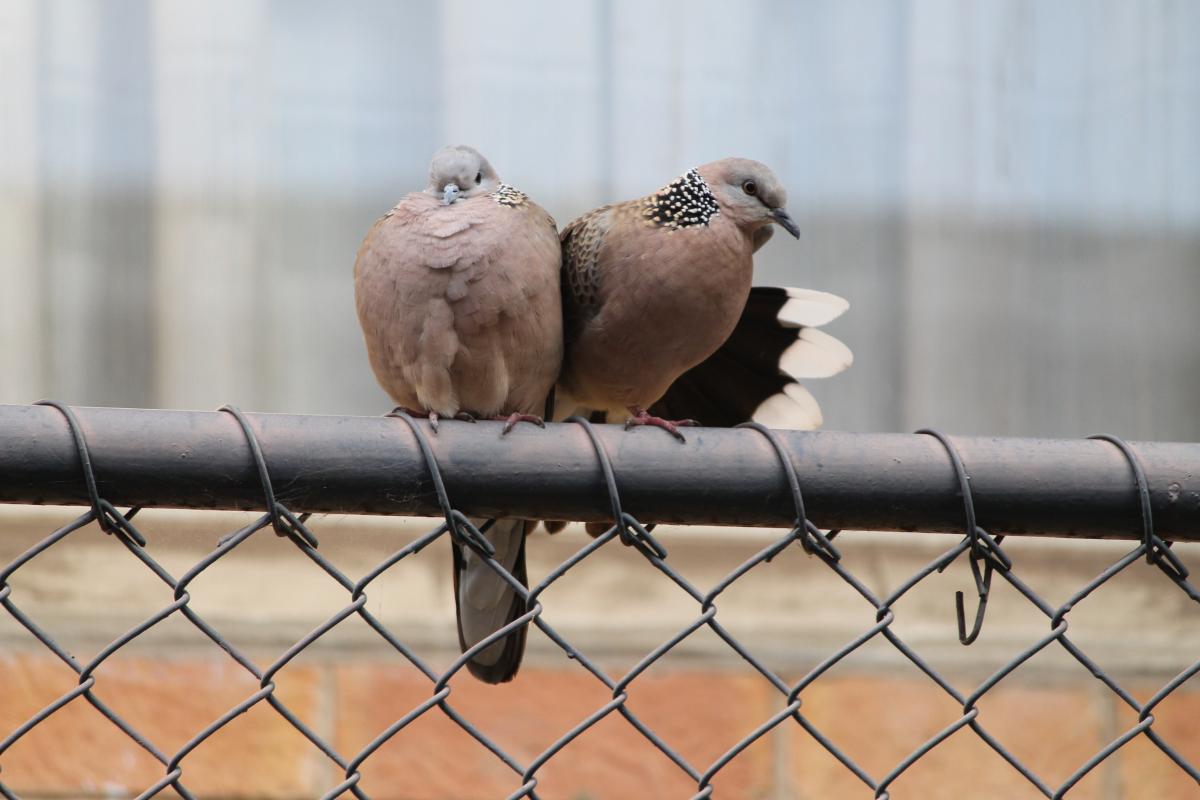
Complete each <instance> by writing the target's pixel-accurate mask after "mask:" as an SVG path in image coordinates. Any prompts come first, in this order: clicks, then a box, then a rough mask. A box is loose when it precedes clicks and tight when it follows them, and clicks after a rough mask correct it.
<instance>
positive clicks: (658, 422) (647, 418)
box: [625, 406, 700, 442]
mask: <svg viewBox="0 0 1200 800" xmlns="http://www.w3.org/2000/svg"><path fill="white" fill-rule="evenodd" d="M629 412H630V413H631V414H632V415H633V416H631V417H629V419H627V420H625V430H629V429H630V428H632V427H634V426H636V425H649V426H650V427H653V428H662V429H663V430H664V431H666V432H667V433H669V434H671V435H672V436H674V437H675V438H676V439H678V440H679V441H681V442H686V441H687V439H685V438H684V436H683V434H682V433H680V432H679V429H680V428H681V427H682V428H694V427H696V426H698V425H699V424H700V423H699V422H697V421H696V420H694V419H674V420H672V419H663V418H662V417H656V416H654V415H652V414H649V413H647V412H646V410H645V409H644V408H640V407H638V406H629Z"/></svg>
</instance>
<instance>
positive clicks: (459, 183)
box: [425, 144, 500, 205]
mask: <svg viewBox="0 0 1200 800" xmlns="http://www.w3.org/2000/svg"><path fill="white" fill-rule="evenodd" d="M499 185H500V178H499V176H498V175H496V170H494V169H492V165H491V164H489V163H488V160H487V159H486V158H484V157H483V156H482V155H481V154H480V153H479V151H478V150H476V149H475V148H474V147H467V146H466V145H464V144H459V145H451V146H449V147H443V148H442V149H441V150H438V151H437V152H436V153H434V154H433V160H432V161H430V162H429V185H428V186H426V187H425V191H426V192H428V193H429V194H431V195H434V196H435V197H440V198H442V203H444V204H445V205H450V204H451V203H454V202H455V201H456V200H465V199H468V198H471V197H478V196H479V195H481V194H491V193H492V192H494V191H496V187H498V186H499Z"/></svg>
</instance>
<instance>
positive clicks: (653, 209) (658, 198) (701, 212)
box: [642, 169, 720, 229]
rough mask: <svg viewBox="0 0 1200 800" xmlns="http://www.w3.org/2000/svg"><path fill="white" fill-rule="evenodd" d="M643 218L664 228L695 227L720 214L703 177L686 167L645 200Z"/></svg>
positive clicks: (714, 198)
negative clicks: (685, 169) (681, 173)
mask: <svg viewBox="0 0 1200 800" xmlns="http://www.w3.org/2000/svg"><path fill="white" fill-rule="evenodd" d="M642 213H643V216H644V217H645V219H646V221H647V222H649V223H650V224H652V225H658V226H659V227H663V228H673V229H677V228H694V227H698V226H700V225H707V224H708V221H709V220H710V219H712V218H713V217H714V216H716V215H717V214H719V213H720V207H719V206H718V205H717V198H716V196H714V195H713V193H712V190H711V189H709V188H708V184H707V183H705V182H704V178H701V177H700V173H699V172H697V171H696V170H694V169H691V170H688V171H687V172H685V173H684V174H683V175H681V176H680V177H679V178H677V179H676V180H674V181H672V182H671V183H668V184H667V185H666V186H664V187H663V188H661V189H659V190H658V191H657V192H655V193H654V194H652V195H650V196H649V197H647V198H646V199H645V201H644V211H643V212H642Z"/></svg>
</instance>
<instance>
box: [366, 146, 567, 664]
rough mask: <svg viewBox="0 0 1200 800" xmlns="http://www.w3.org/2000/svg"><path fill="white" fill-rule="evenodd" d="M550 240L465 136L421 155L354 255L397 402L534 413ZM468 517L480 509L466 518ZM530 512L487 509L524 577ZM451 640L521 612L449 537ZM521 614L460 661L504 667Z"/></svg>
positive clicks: (371, 347)
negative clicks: (524, 515) (405, 188)
mask: <svg viewBox="0 0 1200 800" xmlns="http://www.w3.org/2000/svg"><path fill="white" fill-rule="evenodd" d="M560 265H561V251H560V247H559V240H558V229H557V227H556V226H555V223H554V220H553V219H551V217H550V215H549V214H547V213H546V212H545V211H543V210H542V209H541V208H540V207H539V206H538V205H537V204H535V203H534V202H533V201H532V200H530V199H529V198H528V197H527V196H526V195H525V194H523V193H522V192H519V191H517V190H516V189H514V188H513V187H511V186H509V185H507V184H504V183H501V182H500V179H499V178H498V177H497V175H496V172H495V170H493V169H492V166H491V164H489V163H488V161H487V159H485V158H484V157H483V156H482V155H480V154H479V153H478V152H477V151H475V150H474V149H472V148H470V147H461V146H460V147H446V148H443V149H442V150H439V151H438V152H437V153H436V154H435V155H434V157H433V162H432V163H431V165H430V168H429V185H428V186H426V187H425V190H424V191H421V192H414V193H412V194H409V195H407V196H405V197H404V199H403V200H401V201H400V202H399V204H397V205H396V207H395V208H393V209H392V210H391V211H389V212H388V213H387V214H385V215H384V217H383V218H382V219H380V220H379V221H378V222H377V223H375V226H374V227H373V228H371V230H370V232H369V233H368V234H367V236H366V238H365V239H364V240H363V243H362V246H361V247H360V248H359V251H358V258H357V260H356V261H355V264H354V285H355V300H356V304H357V306H358V319H359V322H360V324H361V325H362V329H363V336H364V337H365V339H366V344H367V353H368V355H369V357H370V362H371V368H372V369H373V370H374V372H375V377H376V378H377V379H378V380H379V383H380V384H381V385H382V386H383V388H384V390H385V391H387V393H388V394H389V395H390V396H391V398H392V400H393V401H395V402H396V403H397V404H399V405H400V406H401V407H403V408H405V409H407V410H410V411H412V412H413V413H418V414H422V415H427V416H428V417H429V418H430V420H431V422H432V423H433V424H434V425H435V427H436V420H437V418H438V417H439V416H441V417H454V416H463V415H469V416H470V417H471V418H485V419H486V418H503V417H507V418H508V421H509V425H508V427H509V428H511V425H512V424H513V423H514V422H516V421H518V420H522V419H527V420H530V421H536V422H538V423H539V424H540V423H541V419H540V417H539V416H538V415H540V414H542V413H543V411H544V409H545V406H546V399H547V396H548V395H549V393H550V391H551V389H552V388H553V386H554V381H555V377H556V376H557V375H558V371H559V365H560V363H561V360H562V314H561V305H560V302H561V301H560V294H559V272H560ZM474 522H475V523H476V524H477V525H479V524H480V523H482V520H477V521H474ZM529 524H530V523H528V522H526V521H523V520H497V521H496V522H494V523H493V524H492V526H491V528H490V529H489V530H488V531H487V532H486V534H485V535H486V536H487V538H488V540H489V541H490V542H491V543H492V545H493V546H494V547H495V559H496V560H497V561H498V562H500V564H501V565H503V566H504V568H505V569H506V570H507V571H508V572H509V573H510V574H511V575H512V576H513V577H514V578H516V579H517V580H518V581H520V582H521V583H522V584H523V585H524V584H526V580H527V579H526V572H525V533H526V527H527V526H528V525H529ZM452 549H453V553H454V589H455V603H456V606H457V611H458V634H459V643H460V644H461V646H462V648H463V649H464V650H466V649H467V648H468V647H470V646H472V645H475V644H477V643H478V642H480V641H481V640H482V639H483V638H485V637H486V636H489V635H490V634H492V633H495V632H496V631H497V630H499V629H500V628H501V627H503V626H504V625H506V624H508V623H509V622H511V621H512V620H514V619H516V618H517V617H518V616H520V615H521V614H523V613H524V612H525V603H524V600H523V599H522V598H521V597H520V595H519V594H518V593H517V592H516V591H515V590H514V589H513V587H512V586H511V585H510V584H509V583H507V582H506V581H505V580H504V578H502V577H501V576H500V575H499V574H498V573H496V572H495V571H494V570H493V569H492V568H491V567H490V566H489V565H488V564H487V563H486V562H485V561H483V560H482V559H481V558H480V556H478V555H477V554H476V553H475V551H473V550H472V549H471V548H469V547H467V546H466V545H465V544H463V543H461V542H458V541H455V542H453V544H452ZM525 630H526V629H525V627H524V626H522V627H521V628H520V629H519V630H517V631H515V632H513V633H510V634H509V635H507V636H506V637H504V638H502V639H500V640H499V641H497V642H494V643H492V644H490V645H488V646H487V647H486V648H484V649H483V650H481V651H480V652H479V653H477V654H475V655H474V656H473V658H472V659H470V660H469V661H468V662H467V668H468V669H469V670H470V671H471V673H472V674H473V675H475V676H476V677H478V678H480V679H481V680H484V681H487V682H489V683H502V682H504V681H507V680H511V679H512V677H513V676H514V675H515V674H516V672H517V668H518V667H519V666H520V663H521V656H522V654H523V652H524V649H525Z"/></svg>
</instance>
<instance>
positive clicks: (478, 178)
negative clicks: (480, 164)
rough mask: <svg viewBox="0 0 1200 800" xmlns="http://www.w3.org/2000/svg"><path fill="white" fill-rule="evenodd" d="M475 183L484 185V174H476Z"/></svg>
mask: <svg viewBox="0 0 1200 800" xmlns="http://www.w3.org/2000/svg"><path fill="white" fill-rule="evenodd" d="M475 183H476V184H480V183H483V172H476V173H475Z"/></svg>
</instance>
